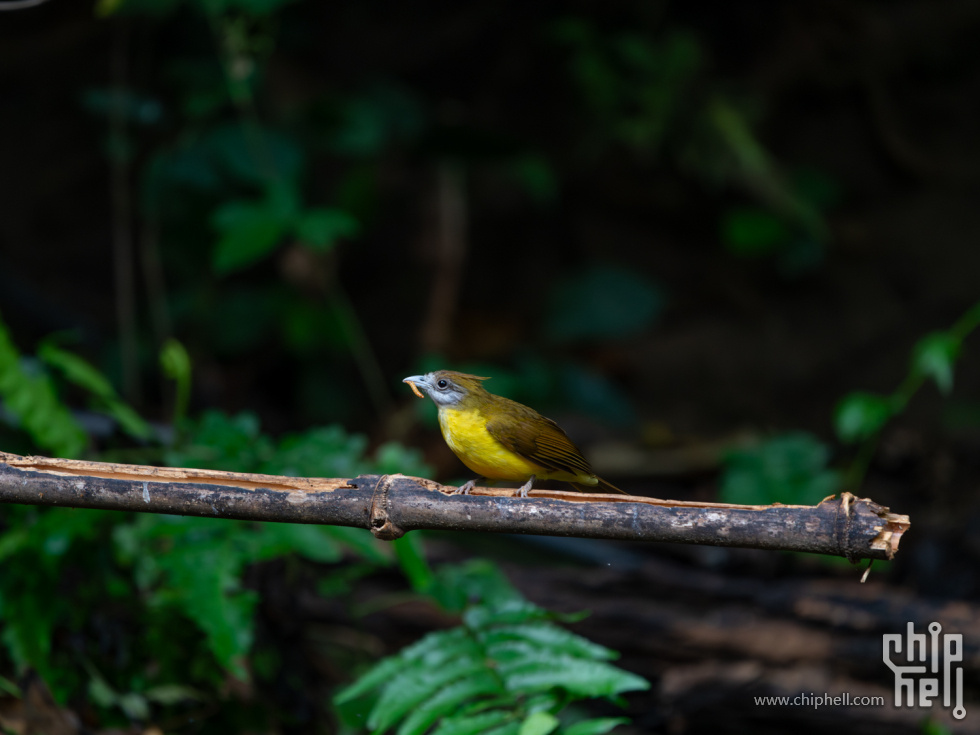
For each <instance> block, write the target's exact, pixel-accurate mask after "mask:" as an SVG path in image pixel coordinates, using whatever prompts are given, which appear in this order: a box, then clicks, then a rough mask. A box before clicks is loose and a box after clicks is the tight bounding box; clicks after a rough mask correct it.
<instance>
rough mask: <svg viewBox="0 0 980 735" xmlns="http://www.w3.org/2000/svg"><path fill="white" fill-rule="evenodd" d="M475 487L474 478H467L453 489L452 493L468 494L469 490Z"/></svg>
mask: <svg viewBox="0 0 980 735" xmlns="http://www.w3.org/2000/svg"><path fill="white" fill-rule="evenodd" d="M475 487H476V480H467V481H466V482H465V483H464V484H462V485H460V486H459V487H458V488H456V489H455V490H453V493H452V494H453V495H469V494H470V490H472V489H473V488H475Z"/></svg>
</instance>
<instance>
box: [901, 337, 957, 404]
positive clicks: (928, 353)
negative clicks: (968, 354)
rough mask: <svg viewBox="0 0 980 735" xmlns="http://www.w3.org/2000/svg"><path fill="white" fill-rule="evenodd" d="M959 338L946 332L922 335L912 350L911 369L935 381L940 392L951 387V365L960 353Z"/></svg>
mask: <svg viewBox="0 0 980 735" xmlns="http://www.w3.org/2000/svg"><path fill="white" fill-rule="evenodd" d="M960 348H961V340H960V339H959V337H956V336H955V335H952V334H949V333H948V332H934V333H932V334H930V335H927V336H925V337H923V338H922V339H921V340H919V342H918V344H916V346H915V349H914V350H913V353H912V354H913V358H912V369H913V370H917V371H919V372H920V373H922V374H923V375H925V376H926V377H929V378H932V379H933V380H935V381H936V385H937V386H938V388H939V390H940V391H941V392H942V393H949V392H950V391H951V390H952V389H953V365H954V364H955V363H956V359H957V358H958V357H959V355H960Z"/></svg>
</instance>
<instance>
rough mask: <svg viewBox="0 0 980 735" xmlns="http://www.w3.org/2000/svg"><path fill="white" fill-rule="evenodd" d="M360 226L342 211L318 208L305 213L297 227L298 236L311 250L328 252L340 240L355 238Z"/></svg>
mask: <svg viewBox="0 0 980 735" xmlns="http://www.w3.org/2000/svg"><path fill="white" fill-rule="evenodd" d="M360 229H361V228H360V225H359V224H358V222H357V220H356V219H354V217H352V216H351V215H350V214H348V213H347V212H344V211H343V210H340V209H325V208H317V209H311V210H309V211H307V212H304V213H303V214H302V215H300V217H299V222H298V223H297V225H296V235H297V237H299V239H300V241H301V242H302V243H303V244H304V245H306V246H307V247H308V248H310V249H311V250H316V251H319V252H326V251H327V250H329V249H330V248H332V247H333V245H334V243H335V242H336V241H337V240H338V239H340V238H346V237H354V236H356V235H357V234H358V233H359V232H360Z"/></svg>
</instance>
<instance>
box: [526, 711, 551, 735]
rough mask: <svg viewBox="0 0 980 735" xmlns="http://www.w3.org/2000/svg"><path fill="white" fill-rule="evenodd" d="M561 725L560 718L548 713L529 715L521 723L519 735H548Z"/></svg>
mask: <svg viewBox="0 0 980 735" xmlns="http://www.w3.org/2000/svg"><path fill="white" fill-rule="evenodd" d="M560 724H561V723H560V722H559V721H558V718H557V717H555V716H554V715H552V714H549V713H547V712H535V713H533V714H530V715H528V716H527V717H526V718H525V719H524V722H522V723H521V729H520V730H519V731H518V735H548V733H550V732H554V731H555V728H557V727H558V725H560Z"/></svg>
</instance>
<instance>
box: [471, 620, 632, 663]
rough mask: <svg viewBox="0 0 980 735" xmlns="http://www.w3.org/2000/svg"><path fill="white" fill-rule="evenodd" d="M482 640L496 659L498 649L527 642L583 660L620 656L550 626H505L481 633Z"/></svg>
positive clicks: (538, 624)
mask: <svg viewBox="0 0 980 735" xmlns="http://www.w3.org/2000/svg"><path fill="white" fill-rule="evenodd" d="M480 641H481V642H482V643H483V644H484V645H485V646H486V647H487V650H488V653H489V654H490V656H491V657H492V658H495V657H496V647H497V646H500V645H506V644H510V643H514V642H515V641H522V642H526V643H527V644H528V645H529V646H531V647H532V650H539V651H540V650H546V649H547V650H554V651H557V652H561V653H564V654H565V655H568V656H580V657H582V658H597V659H614V658H617V657H618V654H617V653H616V652H615V651H613V650H611V649H609V648H606V647H605V646H600V645H599V644H598V643H593V642H592V641H590V640H588V639H586V638H583V637H582V636H580V635H575V634H574V633H572V632H570V631H568V630H565V629H564V628H559V627H558V626H557V625H551V624H548V623H531V624H526V625H503V626H499V627H494V628H492V629H490V630H489V631H486V632H485V633H483V634H481V636H480Z"/></svg>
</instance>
